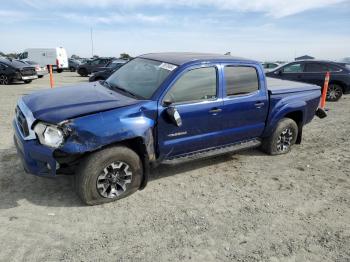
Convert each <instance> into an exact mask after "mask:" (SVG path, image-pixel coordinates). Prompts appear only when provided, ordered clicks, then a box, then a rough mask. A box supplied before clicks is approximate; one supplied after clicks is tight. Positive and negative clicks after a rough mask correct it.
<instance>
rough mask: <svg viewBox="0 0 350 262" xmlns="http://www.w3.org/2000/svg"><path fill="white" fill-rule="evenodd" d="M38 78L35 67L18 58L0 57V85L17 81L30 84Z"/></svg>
mask: <svg viewBox="0 0 350 262" xmlns="http://www.w3.org/2000/svg"><path fill="white" fill-rule="evenodd" d="M37 78H38V75H37V73H36V71H35V67H33V66H30V65H28V64H25V63H22V62H20V61H17V60H12V59H6V58H0V85H8V84H11V83H12V82H15V81H23V82H24V83H26V84H28V83H30V82H32V80H33V79H37Z"/></svg>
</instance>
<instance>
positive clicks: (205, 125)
mask: <svg viewBox="0 0 350 262" xmlns="http://www.w3.org/2000/svg"><path fill="white" fill-rule="evenodd" d="M220 93H221V92H220V88H219V80H218V68H217V67H216V66H215V65H212V66H211V65H206V66H205V67H192V68H190V69H187V70H185V71H184V72H182V73H181V74H180V75H179V77H177V79H175V81H173V84H171V85H170V88H169V89H168V90H167V91H166V94H165V95H164V97H163V98H162V99H161V101H160V104H159V112H158V114H159V117H158V146H159V147H158V148H159V149H160V155H161V157H165V158H167V157H173V156H178V155H182V154H185V153H189V152H194V151H198V150H202V149H206V148H210V147H214V146H216V145H217V144H218V139H217V132H218V131H220V129H221V111H222V98H221V95H220ZM164 101H167V102H168V103H169V102H171V105H170V106H172V107H175V108H176V109H177V111H178V112H179V114H180V117H181V119H182V126H180V127H178V126H176V125H175V124H173V123H172V122H171V121H170V120H169V116H168V114H167V106H165V105H164Z"/></svg>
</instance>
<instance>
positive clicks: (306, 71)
mask: <svg viewBox="0 0 350 262" xmlns="http://www.w3.org/2000/svg"><path fill="white" fill-rule="evenodd" d="M326 72H330V82H329V86H328V92H327V101H338V100H339V99H340V98H341V97H342V95H343V94H349V93H350V66H349V65H347V64H345V63H337V62H332V61H323V60H304V61H296V62H291V63H288V64H285V65H282V66H280V67H277V68H276V69H274V70H272V71H270V72H267V73H266V76H269V77H273V78H279V79H284V80H292V81H298V82H304V83H310V84H315V85H318V86H321V87H322V88H323V86H324V82H325V76H326Z"/></svg>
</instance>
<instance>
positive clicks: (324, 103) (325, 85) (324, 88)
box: [320, 72, 331, 109]
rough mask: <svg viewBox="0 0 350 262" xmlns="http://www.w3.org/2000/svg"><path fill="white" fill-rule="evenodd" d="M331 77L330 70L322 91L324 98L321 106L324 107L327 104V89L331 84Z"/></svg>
mask: <svg viewBox="0 0 350 262" xmlns="http://www.w3.org/2000/svg"><path fill="white" fill-rule="evenodd" d="M330 77H331V74H330V73H329V72H327V73H326V78H325V80H324V86H323V91H322V98H321V105H320V106H321V108H322V109H324V107H325V105H326V98H327V91H328V84H329V79H330Z"/></svg>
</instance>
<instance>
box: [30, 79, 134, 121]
mask: <svg viewBox="0 0 350 262" xmlns="http://www.w3.org/2000/svg"><path fill="white" fill-rule="evenodd" d="M23 102H24V103H25V104H26V105H27V107H28V108H29V110H30V111H31V112H32V114H33V116H34V118H35V119H39V120H42V121H45V122H48V123H53V124H57V123H59V122H61V121H63V120H67V119H71V118H75V117H79V116H83V115H88V114H92V113H96V112H101V111H106V110H110V109H115V108H118V107H124V106H128V105H132V104H136V103H138V102H139V100H137V99H133V98H130V97H128V96H125V95H122V94H120V93H117V92H115V91H112V90H110V89H108V88H106V87H104V86H103V85H101V84H100V83H98V82H93V83H85V84H81V85H77V86H70V87H59V88H54V89H50V90H45V91H39V92H35V93H33V94H31V95H27V96H24V97H23Z"/></svg>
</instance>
